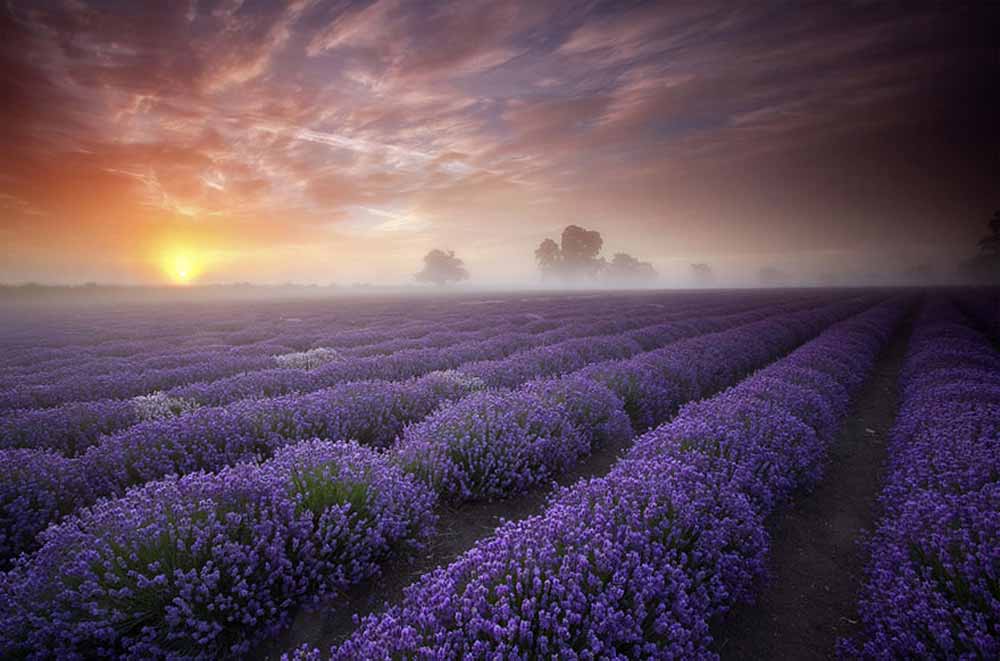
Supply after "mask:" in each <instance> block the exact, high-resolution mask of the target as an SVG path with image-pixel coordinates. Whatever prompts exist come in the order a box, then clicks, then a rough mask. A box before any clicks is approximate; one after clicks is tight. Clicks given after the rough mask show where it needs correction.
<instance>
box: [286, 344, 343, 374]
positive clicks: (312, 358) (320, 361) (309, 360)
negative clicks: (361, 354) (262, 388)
mask: <svg viewBox="0 0 1000 661" xmlns="http://www.w3.org/2000/svg"><path fill="white" fill-rule="evenodd" d="M343 359H344V356H343V354H341V353H340V352H339V351H337V350H336V349H331V348H329V347H317V348H315V349H310V350H309V351H296V352H295V353H286V354H282V355H280V356H275V357H274V360H275V361H276V362H277V363H278V366H279V367H287V368H289V369H297V370H311V369H315V368H317V367H319V366H320V365H325V364H326V363H331V362H333V361H335V360H343Z"/></svg>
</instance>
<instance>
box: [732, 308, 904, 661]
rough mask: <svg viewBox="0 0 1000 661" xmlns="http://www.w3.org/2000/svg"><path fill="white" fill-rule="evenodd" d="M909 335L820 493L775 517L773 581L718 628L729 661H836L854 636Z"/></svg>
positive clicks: (882, 368) (893, 346)
mask: <svg viewBox="0 0 1000 661" xmlns="http://www.w3.org/2000/svg"><path fill="white" fill-rule="evenodd" d="M909 329H910V320H907V321H906V322H905V323H904V324H903V325H902V328H900V329H898V330H897V332H896V335H895V337H894V338H893V339H892V341H891V342H890V344H889V346H888V347H886V349H885V350H884V351H883V353H882V356H881V357H880V359H879V361H878V363H877V364H876V365H875V370H874V372H873V374H872V376H871V377H870V378H869V380H868V383H867V384H865V386H864V387H863V388H862V391H861V393H860V394H859V396H858V398H857V400H856V402H855V404H854V406H853V408H852V411H851V412H850V413H849V414H848V419H847V422H846V423H845V425H844V428H843V429H842V430H841V433H840V435H839V437H838V438H837V439H836V441H835V442H834V444H833V446H832V447H831V449H830V460H829V463H828V464H827V467H826V471H825V473H824V476H823V478H822V480H821V481H820V483H819V484H818V485H817V487H816V489H815V490H814V491H812V492H811V493H801V494H799V495H797V496H796V497H795V498H794V499H793V501H792V502H791V503H790V504H789V505H788V506H787V507H785V508H784V509H782V510H780V511H779V512H777V513H776V514H775V515H774V516H773V517H772V521H771V524H770V525H769V532H770V533H771V553H770V559H769V563H768V574H769V576H768V579H767V581H766V584H765V585H763V586H762V588H761V591H760V593H759V597H758V599H757V602H756V603H755V604H753V605H750V606H741V607H738V608H737V609H735V610H734V611H733V612H732V613H730V614H728V615H727V616H726V617H725V618H723V619H722V621H720V622H716V623H714V625H713V628H712V634H713V637H714V638H715V640H716V650H717V651H718V652H719V655H720V656H721V658H722V659H723V660H724V661H725V660H727V659H734V660H735V659H775V660H778V659H781V660H784V659H796V660H799V659H828V658H835V655H834V648H835V645H836V641H837V638H838V637H840V636H851V635H853V634H854V633H856V630H857V621H856V616H855V613H856V603H857V594H858V589H859V588H860V585H861V580H862V577H863V571H864V567H865V564H866V561H867V557H866V554H865V553H864V551H863V549H862V548H861V547H860V545H859V544H858V541H859V539H860V535H861V532H862V530H863V529H869V530H870V529H872V527H873V526H874V524H875V521H876V517H877V516H878V507H877V498H878V494H879V491H880V488H881V482H882V480H881V476H882V468H883V461H884V459H885V452H886V442H887V439H888V434H889V430H890V429H891V427H892V424H893V421H894V419H895V415H896V377H897V375H898V374H899V370H900V367H901V365H902V362H903V357H904V354H905V352H906V345H907V339H908V337H909Z"/></svg>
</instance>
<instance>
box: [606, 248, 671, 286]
mask: <svg viewBox="0 0 1000 661" xmlns="http://www.w3.org/2000/svg"><path fill="white" fill-rule="evenodd" d="M605 272H606V274H607V276H608V278H609V279H610V280H612V281H617V282H628V283H640V282H650V281H652V280H655V279H656V277H657V275H658V274H657V273H656V269H655V268H653V265H652V264H650V263H649V262H642V261H639V260H638V259H636V258H635V257H633V256H632V255H629V254H628V253H624V252H619V253H615V256H614V257H612V258H611V262H610V263H609V264H608V265H607V268H606V269H605Z"/></svg>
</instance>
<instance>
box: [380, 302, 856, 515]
mask: <svg viewBox="0 0 1000 661" xmlns="http://www.w3.org/2000/svg"><path fill="white" fill-rule="evenodd" d="M860 307H861V306H859V304H858V303H855V302H850V303H841V304H834V305H831V306H827V307H825V308H820V309H818V310H807V311H802V312H797V313H790V314H786V315H783V316H772V317H771V318H770V319H765V320H761V321H757V322H753V323H749V324H746V325H742V326H738V327H736V328H734V329H731V330H728V331H724V332H718V333H711V334H708V335H703V336H700V337H696V338H692V339H688V340H684V341H681V342H676V343H673V344H670V345H668V346H666V347H664V348H662V349H659V350H656V351H650V352H646V353H642V354H640V355H638V356H636V357H635V358H633V359H630V360H618V361H607V362H604V363H598V364H593V365H590V366H588V367H586V368H584V369H581V370H580V371H579V372H576V373H575V374H573V375H571V376H570V377H568V378H567V379H563V380H558V381H540V382H534V383H529V384H528V385H527V386H525V387H524V388H522V389H519V390H516V391H513V392H481V393H476V394H473V395H470V396H469V397H467V398H465V399H463V400H461V401H459V402H457V403H455V404H452V405H451V406H448V407H444V408H442V409H441V410H439V411H437V412H435V413H434V414H433V415H431V416H430V417H429V418H428V419H427V420H425V421H423V422H421V423H418V424H416V425H412V426H410V427H408V428H407V429H406V430H405V431H404V433H403V436H402V438H401V439H400V440H399V442H398V443H397V445H396V446H395V447H394V448H393V451H394V453H395V454H396V456H397V458H398V459H397V460H398V461H399V462H400V463H401V465H403V466H404V468H405V469H406V470H407V471H408V472H412V473H414V474H416V475H418V476H420V477H421V478H422V479H423V480H425V481H427V482H428V483H429V484H431V485H432V486H433V488H434V489H435V491H437V492H438V493H439V494H440V495H441V497H442V498H444V499H446V500H450V501H454V502H463V501H467V500H474V499H482V498H497V497H504V496H509V495H512V494H514V493H519V492H521V491H524V490H525V489H527V488H529V487H531V486H533V485H536V484H540V483H543V482H545V481H546V480H548V479H551V478H552V477H553V476H555V475H558V474H560V473H562V472H564V471H565V470H567V469H569V468H570V467H572V466H573V465H575V464H576V463H577V462H578V461H579V460H580V458H581V457H583V456H586V455H589V454H590V453H591V451H592V450H593V448H594V447H595V446H598V445H599V444H600V441H601V440H603V439H604V438H605V437H606V436H608V435H609V432H607V431H605V430H606V429H607V428H608V427H611V428H613V429H614V430H615V433H614V434H613V435H614V436H616V437H620V436H621V435H623V434H624V435H625V437H626V438H627V437H628V436H630V435H631V434H630V433H629V431H630V430H629V431H626V429H627V428H628V427H631V428H634V429H635V430H638V431H639V432H642V431H644V430H645V429H647V428H650V427H653V426H655V425H657V424H660V423H662V422H664V421H666V420H668V419H669V418H670V417H672V416H673V415H674V413H675V412H676V411H677V409H678V407H679V406H680V405H681V404H683V403H684V402H687V401H691V400H694V399H699V398H701V397H704V396H706V395H708V394H710V393H712V392H715V391H717V390H719V389H721V388H723V387H725V386H727V385H730V384H732V383H735V382H736V381H739V380H740V379H741V378H743V377H744V376H745V375H746V374H748V373H749V372H751V371H752V370H754V369H756V368H759V367H761V366H762V365H766V364H767V363H769V362H770V361H772V360H774V359H775V357H777V356H780V355H782V354H784V353H787V352H788V351H790V350H791V349H793V348H794V347H796V346H798V345H799V344H801V343H802V342H805V341H806V340H808V339H809V338H810V337H814V336H815V335H816V334H817V333H819V332H820V331H822V330H823V329H824V328H826V327H827V326H829V325H830V324H832V323H835V322H836V321H838V320H840V319H842V318H844V317H845V316H848V315H849V314H851V313H854V312H857V311H858V309H859V308H860ZM722 366H724V367H722ZM597 387H603V388H606V389H607V390H609V391H610V392H612V393H614V395H615V396H616V397H617V398H618V401H619V402H620V404H619V408H620V413H619V415H620V416H621V415H623V417H627V419H628V421H629V425H628V426H627V427H626V426H625V425H623V424H620V423H618V422H617V420H616V419H615V417H614V416H613V414H612V411H610V410H608V408H607V404H606V403H605V402H604V400H602V399H601V398H599V397H597V393H596V392H595V389H596V388H597ZM540 394H544V395H548V396H547V397H544V396H543V397H540V396H539V395H540ZM553 396H555V397H556V398H557V399H559V400H560V401H561V402H563V403H564V404H568V405H571V406H573V407H574V409H575V410H579V411H583V412H585V413H586V415H587V416H588V424H587V425H579V424H575V419H574V417H575V416H572V415H570V416H567V415H566V414H565V413H563V412H561V411H558V410H555V409H554V408H553V407H552V405H551V403H550V400H551V399H552V398H553ZM623 428H624V429H623ZM596 430H599V431H600V433H599V434H594V433H593V432H594V431H596ZM595 441H597V442H595Z"/></svg>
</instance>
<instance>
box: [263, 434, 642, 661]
mask: <svg viewBox="0 0 1000 661" xmlns="http://www.w3.org/2000/svg"><path fill="white" fill-rule="evenodd" d="M636 438H637V436H635V437H632V438H630V439H627V440H622V441H618V442H616V443H611V444H608V445H605V446H602V447H600V448H598V449H597V450H596V451H594V452H593V453H591V454H590V455H589V456H588V457H586V458H584V459H583V460H582V461H581V462H580V463H579V464H577V465H576V467H574V468H573V470H571V471H568V472H566V473H564V474H562V475H560V476H559V477H558V479H555V480H553V482H554V483H555V484H558V485H560V486H569V485H571V484H573V483H574V482H576V481H577V480H580V479H584V478H588V477H597V476H601V475H605V474H606V473H608V471H610V470H611V467H612V466H614V464H615V462H617V461H618V459H619V458H620V457H621V455H622V454H624V453H625V451H626V450H628V449H629V448H630V447H632V444H633V443H634V441H635V439H636ZM553 491H554V489H553V487H552V483H549V484H546V485H540V486H537V487H535V488H534V489H531V490H530V491H528V492H526V493H523V494H519V495H517V496H513V497H511V498H509V499H505V500H497V501H492V502H474V503H468V504H464V505H462V506H460V507H442V508H439V510H438V515H439V517H440V519H439V521H438V527H437V532H436V533H435V534H434V536H433V538H432V539H431V541H430V543H429V548H428V549H427V550H426V551H425V552H424V553H423V554H421V555H420V556H419V557H417V558H413V559H411V560H410V561H406V560H392V561H390V562H387V563H385V564H384V565H383V566H382V571H381V573H380V575H379V576H378V577H376V578H375V579H373V580H371V581H365V582H363V583H360V584H358V585H357V586H355V587H353V588H352V589H351V590H349V591H347V593H345V594H341V595H338V596H336V597H334V598H332V599H331V600H330V602H329V603H330V607H329V608H325V607H324V606H323V605H320V606H318V607H316V608H314V609H306V608H302V609H299V611H298V612H297V613H296V614H295V616H294V619H293V620H292V624H291V626H290V627H289V628H288V629H287V630H285V631H284V632H283V633H282V634H281V635H280V636H278V637H277V638H275V639H274V640H270V641H267V642H266V643H265V644H264V645H263V646H262V647H261V648H260V649H259V650H257V653H256V654H255V655H254V656H255V657H256V658H261V659H279V658H280V657H281V655H282V653H284V652H288V651H290V650H291V649H293V648H295V647H298V646H299V645H302V644H303V643H308V644H309V645H311V646H314V647H317V648H319V649H320V650H322V651H323V652H324V653H325V652H326V651H327V650H328V649H329V648H330V646H331V645H334V644H336V643H338V642H340V641H342V640H344V639H345V638H347V636H348V635H350V634H351V632H353V631H354V628H355V624H354V620H353V616H354V615H355V614H356V615H358V616H360V617H363V616H365V615H368V614H370V613H374V612H378V611H379V610H381V609H382V607H383V606H384V605H385V603H397V602H398V601H400V599H401V598H402V595H403V589H404V588H406V587H407V586H409V585H410V584H411V583H413V582H414V581H415V580H417V579H418V578H419V577H420V576H422V575H423V574H425V573H427V572H428V571H431V570H433V569H435V568H437V567H438V566H440V565H444V564H448V563H450V562H451V561H453V560H454V559H455V558H457V557H458V556H460V555H461V554H462V553H464V552H465V551H467V550H468V549H470V548H472V546H474V545H475V544H476V542H478V541H479V540H481V539H483V538H485V537H488V536H489V535H490V534H492V533H493V532H494V531H495V530H496V528H497V526H499V525H500V524H501V522H503V521H518V520H520V519H525V518H527V517H529V516H531V515H533V514H538V513H540V512H541V511H542V510H543V509H544V507H545V504H546V502H547V501H548V498H549V496H550V495H552V493H553Z"/></svg>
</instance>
